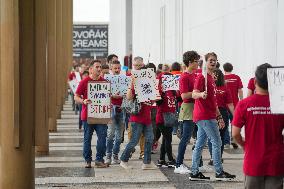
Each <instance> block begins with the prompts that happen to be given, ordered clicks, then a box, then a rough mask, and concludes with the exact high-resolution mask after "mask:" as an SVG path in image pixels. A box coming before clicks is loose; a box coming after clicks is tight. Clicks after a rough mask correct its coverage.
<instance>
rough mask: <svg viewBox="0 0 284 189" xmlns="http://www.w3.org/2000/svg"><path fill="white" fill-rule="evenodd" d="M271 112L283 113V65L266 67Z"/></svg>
mask: <svg viewBox="0 0 284 189" xmlns="http://www.w3.org/2000/svg"><path fill="white" fill-rule="evenodd" d="M267 79H268V91H269V100H270V108H271V113H273V114H284V67H274V68H268V69H267Z"/></svg>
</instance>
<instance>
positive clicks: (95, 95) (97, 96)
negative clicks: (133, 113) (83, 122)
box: [87, 81, 111, 124]
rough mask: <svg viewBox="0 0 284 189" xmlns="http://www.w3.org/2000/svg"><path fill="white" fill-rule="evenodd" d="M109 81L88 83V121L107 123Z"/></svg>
mask: <svg viewBox="0 0 284 189" xmlns="http://www.w3.org/2000/svg"><path fill="white" fill-rule="evenodd" d="M110 97H111V86H110V82H105V81H91V82H89V83H88V99H90V100H91V101H92V103H91V104H88V108H87V109H88V120H87V121H88V123H89V124H107V123H108V122H109V121H110V120H111V99H110Z"/></svg>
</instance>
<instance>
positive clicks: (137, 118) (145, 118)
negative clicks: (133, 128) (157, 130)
mask: <svg viewBox="0 0 284 189" xmlns="http://www.w3.org/2000/svg"><path fill="white" fill-rule="evenodd" d="M132 94H133V95H134V94H135V90H134V86H132ZM151 107H152V104H151V102H148V103H147V102H142V103H141V110H140V112H139V113H138V114H136V115H133V114H130V118H129V122H135V123H141V124H143V125H151V124H152V121H151Z"/></svg>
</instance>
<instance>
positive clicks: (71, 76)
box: [68, 72, 76, 81]
mask: <svg viewBox="0 0 284 189" xmlns="http://www.w3.org/2000/svg"><path fill="white" fill-rule="evenodd" d="M68 79H69V81H72V80H73V79H76V75H75V72H70V73H69V76H68Z"/></svg>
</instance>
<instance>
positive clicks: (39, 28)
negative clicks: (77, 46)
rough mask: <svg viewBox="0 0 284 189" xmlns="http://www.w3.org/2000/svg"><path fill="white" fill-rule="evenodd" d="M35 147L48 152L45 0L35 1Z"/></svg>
mask: <svg viewBox="0 0 284 189" xmlns="http://www.w3.org/2000/svg"><path fill="white" fill-rule="evenodd" d="M35 53H36V55H35V60H36V73H35V77H36V80H35V87H36V95H35V103H36V104H35V149H36V154H37V155H47V154H48V152H49V143H48V142H49V140H48V139H49V137H48V121H47V120H48V115H47V113H48V109H47V82H48V81H47V1H46V0H36V1H35Z"/></svg>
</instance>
